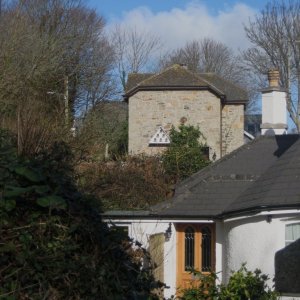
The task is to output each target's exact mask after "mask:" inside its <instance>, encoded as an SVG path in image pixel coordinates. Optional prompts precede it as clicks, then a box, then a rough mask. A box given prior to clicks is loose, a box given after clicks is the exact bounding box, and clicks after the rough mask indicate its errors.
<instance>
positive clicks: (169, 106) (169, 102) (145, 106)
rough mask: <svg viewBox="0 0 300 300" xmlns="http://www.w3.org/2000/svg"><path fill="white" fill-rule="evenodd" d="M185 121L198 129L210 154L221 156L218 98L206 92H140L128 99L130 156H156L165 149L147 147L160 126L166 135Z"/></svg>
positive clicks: (219, 106)
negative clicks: (144, 154)
mask: <svg viewBox="0 0 300 300" xmlns="http://www.w3.org/2000/svg"><path fill="white" fill-rule="evenodd" d="M182 120H184V121H185V122H186V123H185V124H187V125H193V126H199V129H200V130H201V132H202V133H203V135H204V136H205V137H206V143H207V145H208V146H209V147H211V150H210V155H211V156H212V155H213V153H216V157H217V158H219V157H220V155H221V153H220V152H221V151H220V150H221V145H220V136H221V105H220V99H219V98H218V97H217V96H215V95H214V94H213V93H211V92H209V91H139V92H138V93H136V94H134V95H133V96H132V97H130V99H129V140H128V144H129V145H128V148H129V153H130V154H139V153H146V154H149V155H153V154H157V153H159V152H161V151H163V150H164V147H150V146H149V141H150V139H151V137H152V136H153V135H154V134H155V132H156V131H157V129H158V128H159V126H162V127H163V128H164V129H165V130H166V131H167V132H168V131H169V130H170V129H171V127H172V125H174V126H175V127H177V126H178V125H180V122H181V121H182Z"/></svg>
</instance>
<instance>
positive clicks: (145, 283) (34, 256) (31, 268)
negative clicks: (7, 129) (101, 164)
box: [0, 138, 158, 299]
mask: <svg viewBox="0 0 300 300" xmlns="http://www.w3.org/2000/svg"><path fill="white" fill-rule="evenodd" d="M4 141H5V143H4ZM70 162H71V153H70V152H69V150H68V147H66V146H65V145H63V144H60V145H58V144H57V145H55V146H54V147H53V149H52V151H50V152H48V153H40V154H39V156H37V157H35V158H31V159H27V158H24V157H23V158H22V157H18V156H17V155H16V151H15V149H14V148H13V147H11V146H10V145H9V143H7V140H6V139H3V138H0V221H1V222H0V270H1V276H0V298H1V299H152V298H153V299H155V296H152V294H151V291H152V289H153V288H155V287H157V284H158V283H157V282H155V281H154V279H153V276H152V274H151V264H150V267H149V268H148V269H144V268H143V267H142V265H141V259H142V258H144V259H146V258H148V253H147V252H146V251H145V250H144V249H143V248H141V247H140V246H139V245H136V244H135V243H134V242H133V241H132V240H129V239H128V237H127V236H125V235H124V234H122V233H121V232H120V231H116V230H111V229H110V228H109V227H108V226H107V225H106V224H105V223H103V222H101V219H100V217H99V214H98V212H96V211H95V210H93V209H92V208H91V206H90V204H89V203H88V201H87V199H85V198H84V196H83V195H82V194H80V193H79V192H78V190H77V189H76V187H75V185H74V178H73V172H72V166H71V164H70ZM133 246H134V247H133Z"/></svg>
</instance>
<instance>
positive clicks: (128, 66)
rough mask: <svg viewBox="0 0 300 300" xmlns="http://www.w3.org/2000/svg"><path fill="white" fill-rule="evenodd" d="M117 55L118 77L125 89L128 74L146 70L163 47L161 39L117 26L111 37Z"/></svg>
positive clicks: (147, 33)
mask: <svg viewBox="0 0 300 300" xmlns="http://www.w3.org/2000/svg"><path fill="white" fill-rule="evenodd" d="M111 38H112V44H113V47H114V50H115V54H116V64H117V70H118V76H119V78H120V80H121V83H122V86H123V88H124V89H125V84H126V79H127V75H128V73H137V72H141V71H143V70H144V68H145V67H147V64H149V63H150V62H151V60H152V59H153V57H154V56H155V53H156V51H157V50H159V49H160V47H161V41H160V39H159V37H157V36H156V35H153V34H151V33H150V32H146V31H138V30H137V29H136V28H124V27H122V26H120V25H117V26H116V27H115V28H114V30H113V32H112V35H111Z"/></svg>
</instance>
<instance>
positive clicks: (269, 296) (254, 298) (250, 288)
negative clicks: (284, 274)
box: [181, 264, 278, 300]
mask: <svg viewBox="0 0 300 300" xmlns="http://www.w3.org/2000/svg"><path fill="white" fill-rule="evenodd" d="M193 274H194V276H195V277H196V278H198V279H199V284H198V286H196V287H195V286H192V287H191V288H187V289H183V290H182V291H181V293H182V297H181V299H182V300H205V299H213V300H249V299H251V300H276V299H277V297H278V293H277V292H275V291H274V290H272V289H270V288H269V287H268V285H267V281H268V279H269V277H268V276H267V275H265V274H263V273H262V272H261V270H259V269H256V270H254V271H253V272H252V271H249V270H248V269H247V268H246V264H243V265H242V266H241V268H240V269H239V270H238V271H236V272H233V271H232V274H231V277H230V279H229V282H228V284H227V285H224V284H216V281H217V280H218V276H217V274H216V273H213V272H212V273H211V274H210V275H207V274H205V275H204V274H203V273H201V272H198V271H193Z"/></svg>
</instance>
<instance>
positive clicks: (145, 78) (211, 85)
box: [124, 65, 248, 103]
mask: <svg viewBox="0 0 300 300" xmlns="http://www.w3.org/2000/svg"><path fill="white" fill-rule="evenodd" d="M164 89H178V90H183V89H208V90H211V91H212V92H214V93H215V94H217V95H218V96H219V97H220V98H222V99H224V100H225V101H227V102H234V103H246V102H247V101H248V97H247V93H246V92H245V91H244V90H243V89H242V88H240V87H238V86H237V85H235V84H233V83H232V82H229V81H227V80H225V79H223V78H221V77H219V76H217V75H216V74H213V73H203V74H199V73H193V72H191V71H189V70H187V69H186V68H185V67H183V66H180V65H173V66H172V67H169V68H167V69H165V70H163V71H162V72H160V73H157V74H149V73H148V74H138V73H133V74H129V76H128V81H127V85H126V93H125V95H124V98H125V100H126V99H128V98H129V97H130V96H131V95H133V94H135V93H136V92H137V91H139V90H164Z"/></svg>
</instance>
